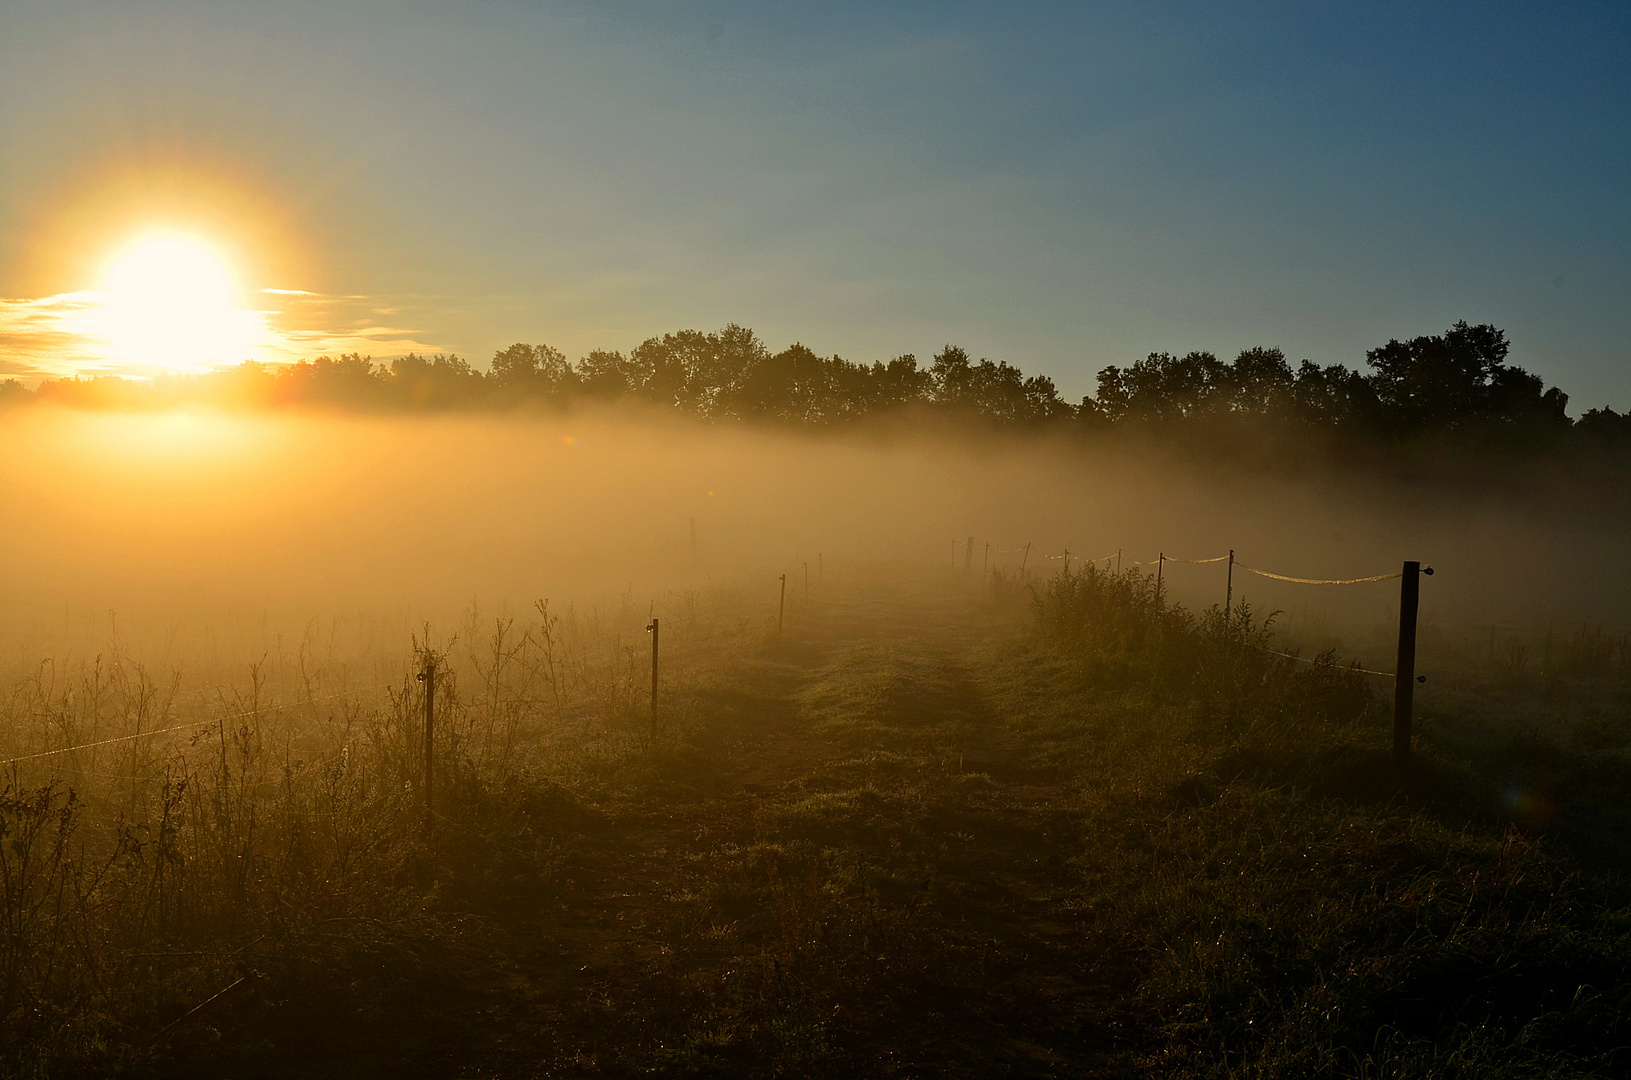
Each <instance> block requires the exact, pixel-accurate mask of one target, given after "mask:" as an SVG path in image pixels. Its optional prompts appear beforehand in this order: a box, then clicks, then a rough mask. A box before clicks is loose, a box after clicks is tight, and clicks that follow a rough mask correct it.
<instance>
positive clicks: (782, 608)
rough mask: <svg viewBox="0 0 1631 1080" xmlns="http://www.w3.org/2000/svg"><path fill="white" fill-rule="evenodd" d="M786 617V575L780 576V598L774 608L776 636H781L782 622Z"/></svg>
mask: <svg viewBox="0 0 1631 1080" xmlns="http://www.w3.org/2000/svg"><path fill="white" fill-rule="evenodd" d="M786 616H787V575H786V574H783V575H782V598H781V603H780V604H778V605H777V607H776V636H777V637H781V636H782V620H783V619H784V618H786Z"/></svg>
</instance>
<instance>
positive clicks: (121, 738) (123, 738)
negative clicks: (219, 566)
mask: <svg viewBox="0 0 1631 1080" xmlns="http://www.w3.org/2000/svg"><path fill="white" fill-rule="evenodd" d="M385 685H395V684H394V683H392V684H385ZM385 685H381V686H364V687H360V688H358V689H356V690H346V691H343V692H341V693H338V694H325V695H324V696H323V697H316V698H306V699H305V700H303V701H290V702H286V703H284V704H282V705H267V706H264V707H261V708H255V709H245V710H243V711H242V712H235V713H228V714H227V715H226V716H217V717H213V718H211V719H209V720H198V721H195V722H193V723H190V724H176V725H175V726H173V727H164V728H154V729H153V730H152V731H138V732H136V733H135V734H134V735H118V736H115V737H114V738H111V739H97V740H96V741H95V742H88V743H80V744H79V745H77V746H64V747H62V748H60V749H57V750H41V751H39V752H38V753H35V754H22V755H19V756H18V757H14V758H4V759H0V768H3V767H5V766H7V765H16V764H18V763H19V762H24V761H36V760H38V759H40V758H48V757H56V756H57V755H58V754H71V753H73V752H74V751H75V750H90V749H92V748H93V747H97V746H112V745H113V744H114V743H122V742H130V741H131V740H132V739H145V738H148V737H150V736H153V735H168V734H170V733H171V732H176V731H192V730H193V729H195V728H202V727H209V726H210V725H211V724H224V723H226V722H227V721H228V720H238V719H241V718H243V717H245V716H254V715H256V714H257V713H263V712H277V711H279V710H281V709H293V708H295V707H297V706H300V705H313V704H316V703H317V702H319V701H333V700H334V699H335V698H343V697H351V696H353V695H355V694H361V693H365V692H367V691H369V690H383V689H385Z"/></svg>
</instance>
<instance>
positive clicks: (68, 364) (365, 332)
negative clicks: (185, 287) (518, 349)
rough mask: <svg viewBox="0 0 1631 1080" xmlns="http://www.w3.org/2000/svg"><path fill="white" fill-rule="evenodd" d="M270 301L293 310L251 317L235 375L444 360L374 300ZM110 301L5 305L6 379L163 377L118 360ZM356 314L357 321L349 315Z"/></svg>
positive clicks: (2, 362) (309, 297) (285, 294)
mask: <svg viewBox="0 0 1631 1080" xmlns="http://www.w3.org/2000/svg"><path fill="white" fill-rule="evenodd" d="M258 294H259V295H261V296H264V297H268V298H271V297H276V298H279V299H282V300H284V301H285V302H284V303H283V304H282V305H280V306H279V307H276V308H272V307H268V308H266V309H264V310H256V311H250V312H246V313H245V314H246V315H248V316H250V317H252V319H253V320H254V322H255V335H254V337H255V341H254V344H253V345H252V346H250V347H249V349H248V350H247V355H244V356H239V357H235V358H232V359H226V360H223V361H221V362H220V363H219V364H218V365H217V366H220V367H230V366H233V365H234V364H236V363H239V362H241V361H243V360H256V361H259V362H261V363H267V364H292V363H296V362H298V361H301V360H310V359H313V358H315V357H318V356H324V355H330V356H332V355H338V354H341V353H363V354H365V355H370V356H400V355H403V354H405V353H410V352H437V351H440V347H439V346H437V345H435V344H434V343H430V342H426V341H424V340H422V339H421V336H420V335H421V333H422V331H420V330H418V329H416V328H413V327H408V326H395V325H383V324H381V323H380V322H379V321H378V319H379V316H380V315H382V314H397V313H399V311H400V309H398V308H370V309H368V310H366V311H358V310H356V309H358V308H360V307H362V306H363V305H364V304H366V302H368V301H369V300H370V299H373V300H374V301H375V302H377V298H370V297H366V296H345V295H339V296H328V295H323V294H320V293H313V292H308V291H306V290H303V289H260V290H258ZM101 307H102V297H101V295H100V294H99V293H96V292H73V293H61V294H59V295H56V296H46V297H40V298H38V299H4V298H0V378H10V379H21V380H24V381H28V382H35V381H38V380H40V379H47V378H64V377H73V376H89V375H127V376H134V377H138V378H142V377H151V376H153V375H156V374H159V373H160V371H159V369H157V368H154V367H152V366H150V365H142V364H132V363H129V362H126V361H123V360H121V359H120V358H119V357H118V356H116V355H114V353H113V351H112V348H111V346H110V344H109V342H108V341H107V339H106V338H105V337H103V336H102V335H101V334H100V333H99V332H98V330H97V323H96V320H97V316H98V314H99V311H100V309H101ZM347 308H350V309H351V310H352V311H353V312H355V314H351V313H348V312H347V310H346V309H347Z"/></svg>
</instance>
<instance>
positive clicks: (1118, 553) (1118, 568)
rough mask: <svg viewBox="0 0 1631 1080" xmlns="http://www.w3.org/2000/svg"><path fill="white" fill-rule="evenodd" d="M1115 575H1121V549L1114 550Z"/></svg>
mask: <svg viewBox="0 0 1631 1080" xmlns="http://www.w3.org/2000/svg"><path fill="white" fill-rule="evenodd" d="M1116 573H1118V574H1119V573H1121V549H1120V548H1117V549H1116Z"/></svg>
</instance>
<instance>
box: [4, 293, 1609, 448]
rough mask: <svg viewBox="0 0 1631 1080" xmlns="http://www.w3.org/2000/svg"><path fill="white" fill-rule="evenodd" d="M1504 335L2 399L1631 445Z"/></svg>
mask: <svg viewBox="0 0 1631 1080" xmlns="http://www.w3.org/2000/svg"><path fill="white" fill-rule="evenodd" d="M1509 351H1510V345H1509V343H1508V341H1507V339H1506V335H1505V333H1504V332H1503V331H1501V330H1499V329H1497V328H1496V327H1494V326H1489V325H1478V326H1469V325H1468V324H1467V323H1465V322H1458V323H1456V324H1455V325H1454V326H1452V327H1451V328H1450V329H1449V330H1447V331H1446V332H1444V333H1443V334H1435V335H1424V336H1421V337H1415V338H1410V339H1408V340H1405V341H1399V340H1390V341H1388V342H1387V343H1386V344H1385V345H1382V346H1380V347H1378V348H1375V349H1371V350H1369V351H1368V352H1367V353H1366V354H1365V362H1366V366H1367V367H1368V368H1369V370H1368V371H1360V370H1350V369H1349V368H1347V367H1345V366H1343V365H1341V364H1333V365H1330V366H1321V365H1319V364H1315V363H1313V362H1312V361H1309V360H1304V361H1302V362H1301V364H1300V365H1299V366H1298V367H1296V368H1293V367H1292V366H1291V364H1290V363H1289V362H1288V361H1287V359H1286V357H1285V354H1284V353H1283V352H1281V351H1280V350H1279V349H1275V348H1261V347H1260V348H1251V349H1245V350H1242V351H1241V352H1240V353H1239V354H1238V355H1237V356H1236V357H1235V358H1234V360H1233V361H1225V360H1221V359H1219V358H1218V357H1217V356H1216V355H1214V354H1212V353H1210V352H1190V353H1187V354H1185V355H1183V356H1175V355H1173V354H1171V353H1165V352H1161V353H1151V354H1149V355H1148V356H1147V357H1145V358H1144V359H1142V360H1139V361H1137V362H1135V363H1133V364H1130V365H1128V366H1126V367H1119V366H1114V365H1112V366H1109V367H1106V368H1104V369H1102V370H1101V371H1100V372H1099V373H1098V392H1097V394H1095V395H1089V396H1086V397H1083V398H1082V399H1081V401H1079V402H1071V401H1068V400H1066V399H1064V398H1062V397H1061V396H1060V394H1059V391H1058V388H1057V387H1056V386H1055V384H1054V382H1053V380H1052V379H1050V378H1049V377H1047V376H1046V375H1026V374H1025V373H1024V372H1022V371H1021V370H1020V369H1019V368H1017V367H1014V366H1013V365H1011V364H1008V363H1007V362H1005V361H995V362H993V361H991V360H988V359H984V358H982V359H980V360H974V359H972V358H971V357H970V356H969V354H968V353H967V352H966V351H965V350H964V349H962V348H959V347H957V346H955V345H947V346H946V347H945V348H944V349H942V350H941V351H940V352H938V353H936V354H935V355H934V356H933V357H932V358H931V359H930V361H929V362H928V363H927V364H924V363H921V362H920V361H919V360H918V358H917V357H916V356H914V355H912V354H910V353H908V354H905V355H901V356H897V357H895V358H893V359H891V360H888V361H886V362H874V363H871V364H866V363H857V362H854V361H850V360H845V359H843V358H842V357H839V356H820V355H818V354H816V353H815V352H814V351H812V350H811V349H809V348H808V347H806V346H804V345H802V344H794V345H790V346H788V347H787V348H785V349H782V350H781V351H780V352H772V351H771V350H770V349H769V348H768V347H767V346H766V345H765V344H764V342H762V341H761V340H760V339H759V338H758V336H757V335H755V334H754V332H753V331H752V330H750V329H747V328H746V327H742V326H738V325H735V324H731V325H729V326H726V327H725V328H723V329H722V330H719V331H717V332H714V333H704V332H702V331H697V330H681V331H677V332H675V333H670V334H664V335H662V336H661V337H653V338H649V339H647V340H646V341H644V342H641V343H640V344H639V345H638V346H636V347H635V348H634V349H632V350H631V351H629V352H628V353H627V354H625V353H622V352H612V351H606V350H595V351H593V352H590V353H589V354H588V355H586V356H584V357H582V358H581V359H579V360H578V361H577V362H575V363H574V362H571V361H569V360H568V359H567V358H566V356H565V355H564V354H563V353H561V352H560V350H558V349H555V348H553V347H551V346H548V345H531V344H525V343H517V344H515V345H511V346H509V347H508V348H505V349H500V350H498V351H497V352H496V353H494V355H493V359H492V362H491V364H490V365H489V366H488V369H487V370H486V371H482V370H480V369H479V368H477V367H474V366H473V365H471V364H470V363H469V362H468V361H467V360H465V359H463V358H462V357H459V356H455V355H445V354H437V355H434V356H419V355H415V354H409V355H407V356H403V357H399V358H397V359H395V360H392V361H390V362H389V363H388V364H386V363H375V362H374V361H373V359H372V358H371V357H366V356H361V355H357V354H351V355H342V356H339V357H328V356H322V357H318V358H317V359H316V360H312V361H302V362H300V363H297V364H288V365H265V364H259V363H255V362H246V363H243V364H240V365H238V366H236V367H233V368H228V369H224V370H221V371H217V372H212V373H210V374H206V375H198V376H171V377H165V378H162V379H159V380H158V381H156V382H155V383H152V384H142V383H135V382H131V381H129V380H122V379H114V378H109V377H100V378H89V379H86V378H80V379H65V380H48V381H46V382H44V383H42V384H41V385H40V386H39V387H38V388H37V389H36V390H34V391H28V390H26V389H25V388H24V387H22V385H21V384H19V383H17V382H15V381H11V382H7V383H5V384H0V399H9V400H12V401H21V400H23V399H25V398H30V397H32V398H34V399H37V400H43V401H59V402H64V403H72V404H82V405H97V404H100V405H114V406H120V405H124V406H138V405H142V404H170V403H178V402H182V401H198V402H205V403H213V404H228V405H229V404H261V405H303V404H307V405H310V404H315V405H330V406H339V407H345V408H351V409H375V410H377V409H452V408H504V407H514V406H524V405H540V404H542V405H548V404H554V405H564V404H570V403H572V402H577V401H634V402H641V403H644V404H646V405H649V406H652V407H657V408H661V409H665V410H673V411H677V412H682V413H686V414H690V415H693V416H696V417H700V418H703V419H706V420H713V421H727V420H747V421H764V422H772V423H780V424H794V425H807V426H833V425H841V424H846V423H854V422H857V421H861V420H865V419H868V418H876V417H882V416H889V415H900V414H907V413H918V414H922V413H929V412H936V413H941V414H945V415H950V416H956V417H960V418H973V419H977V420H979V421H983V422H985V423H988V424H991V425H996V426H1003V427H1029V428H1042V427H1069V426H1074V427H1078V428H1103V427H1139V426H1146V427H1163V428H1164V427H1171V426H1174V425H1184V426H1202V425H1205V424H1208V423H1212V424H1216V423H1231V422H1232V423H1238V422H1241V421H1251V422H1274V423H1279V424H1289V425H1294V426H1302V427H1309V426H1312V427H1316V428H1321V429H1328V430H1333V431H1339V432H1349V433H1357V434H1362V435H1366V436H1371V435H1410V434H1421V433H1436V432H1464V433H1465V432H1473V433H1482V434H1495V435H1498V436H1500V437H1502V438H1506V437H1513V436H1516V437H1520V438H1523V439H1527V440H1544V439H1547V438H1555V437H1559V436H1562V435H1564V433H1570V434H1571V435H1572V436H1575V437H1587V438H1592V439H1603V440H1611V441H1627V442H1631V414H1619V413H1616V412H1614V411H1613V410H1612V409H1607V408H1603V409H1592V410H1590V411H1588V412H1586V413H1585V414H1584V415H1583V416H1581V417H1580V418H1579V419H1578V420H1571V419H1570V417H1569V416H1568V414H1567V411H1566V410H1567V406H1568V400H1569V399H1568V395H1567V394H1565V393H1564V392H1563V391H1561V390H1559V389H1558V388H1556V387H1547V386H1546V385H1545V384H1544V383H1543V381H1542V380H1541V379H1540V378H1539V377H1538V376H1536V375H1533V374H1531V373H1530V372H1527V371H1525V370H1524V369H1523V368H1521V367H1517V366H1515V365H1512V364H1509V363H1508V362H1507V357H1508V353H1509Z"/></svg>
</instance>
